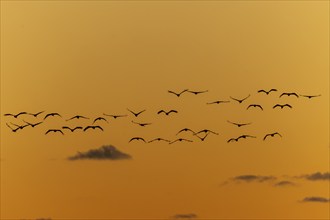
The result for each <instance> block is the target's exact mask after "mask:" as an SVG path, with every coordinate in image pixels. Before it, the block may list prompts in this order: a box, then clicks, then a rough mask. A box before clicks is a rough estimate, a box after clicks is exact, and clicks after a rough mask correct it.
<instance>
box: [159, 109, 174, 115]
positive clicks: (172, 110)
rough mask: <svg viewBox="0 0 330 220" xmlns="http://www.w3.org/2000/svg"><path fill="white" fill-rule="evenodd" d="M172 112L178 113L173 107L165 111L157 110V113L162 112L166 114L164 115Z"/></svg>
mask: <svg viewBox="0 0 330 220" xmlns="http://www.w3.org/2000/svg"><path fill="white" fill-rule="evenodd" d="M172 112H173V113H178V111H177V110H173V109H172V110H170V111H167V112H166V111H164V110H160V111H158V112H157V114H160V113H164V114H166V115H169V114H170V113H172Z"/></svg>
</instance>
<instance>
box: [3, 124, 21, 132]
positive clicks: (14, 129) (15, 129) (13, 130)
mask: <svg viewBox="0 0 330 220" xmlns="http://www.w3.org/2000/svg"><path fill="white" fill-rule="evenodd" d="M6 125H7V126H8V128H10V130H11V131H12V132H16V131H18V130H19V129H20V128H19V127H17V128H12V127H10V125H9V124H8V123H6Z"/></svg>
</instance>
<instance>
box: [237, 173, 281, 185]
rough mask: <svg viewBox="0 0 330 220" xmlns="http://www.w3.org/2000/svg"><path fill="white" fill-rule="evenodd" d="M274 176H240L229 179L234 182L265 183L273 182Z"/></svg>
mask: <svg viewBox="0 0 330 220" xmlns="http://www.w3.org/2000/svg"><path fill="white" fill-rule="evenodd" d="M275 179H276V177H275V176H259V175H240V176H235V177H233V178H231V180H232V181H235V182H260V183H262V182H265V181H272V180H275Z"/></svg>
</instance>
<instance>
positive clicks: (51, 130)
mask: <svg viewBox="0 0 330 220" xmlns="http://www.w3.org/2000/svg"><path fill="white" fill-rule="evenodd" d="M49 132H54V133H56V132H60V133H61V134H63V135H64V133H63V131H62V130H60V129H49V130H48V131H46V133H45V134H48V133H49Z"/></svg>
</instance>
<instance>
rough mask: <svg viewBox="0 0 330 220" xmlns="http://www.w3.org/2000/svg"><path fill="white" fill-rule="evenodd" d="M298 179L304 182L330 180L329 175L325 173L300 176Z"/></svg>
mask: <svg viewBox="0 0 330 220" xmlns="http://www.w3.org/2000/svg"><path fill="white" fill-rule="evenodd" d="M299 178H304V179H306V180H311V181H318V180H330V173H329V172H325V173H321V172H316V173H312V174H305V175H301V176H299Z"/></svg>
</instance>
